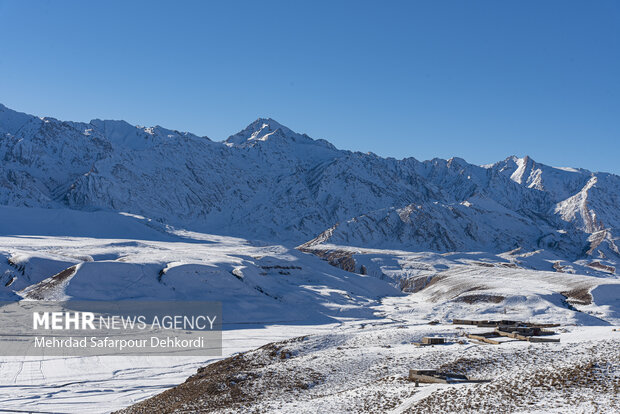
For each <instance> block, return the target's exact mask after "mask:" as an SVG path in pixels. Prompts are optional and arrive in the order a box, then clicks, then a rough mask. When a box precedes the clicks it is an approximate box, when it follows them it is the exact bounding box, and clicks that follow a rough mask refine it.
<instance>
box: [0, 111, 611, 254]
mask: <svg viewBox="0 0 620 414" xmlns="http://www.w3.org/2000/svg"><path fill="white" fill-rule="evenodd" d="M0 137H1V138H0V159H1V160H2V163H1V164H0V204H3V205H10V206H28V207H44V208H71V209H76V210H113V211H123V212H128V213H133V214H140V215H143V216H146V217H149V218H151V219H153V220H154V221H159V222H164V223H169V224H172V225H177V226H182V227H185V228H191V229H196V230H202V231H208V232H211V233H219V234H226V235H233V236H242V237H245V238H250V239H264V240H270V241H277V242H283V243H288V244H293V243H294V244H299V243H303V242H307V241H308V240H311V239H313V238H314V240H312V241H311V242H310V244H319V243H335V244H346V245H356V246H359V245H362V246H365V247H381V248H402V249H406V250H410V251H421V250H433V251H455V250H459V251H472V250H482V251H495V252H500V251H506V250H511V249H515V248H519V247H521V248H522V249H525V250H535V249H548V250H551V251H555V252H557V253H558V254H561V255H562V256H563V257H567V258H570V259H576V258H580V257H586V256H595V257H597V258H603V259H607V258H609V259H614V260H615V258H617V257H618V255H619V250H618V247H617V244H616V243H617V242H616V240H617V236H616V234H617V229H618V228H619V227H620V209H619V208H618V207H619V206H620V196H619V194H620V177H618V176H616V175H613V174H607V173H593V172H590V171H586V170H581V169H569V168H554V167H549V166H546V165H543V164H539V163H537V162H535V161H533V160H532V159H531V158H529V157H524V158H517V157H509V158H507V159H506V160H503V161H501V162H498V163H496V164H492V165H486V166H476V165H472V164H469V163H467V162H465V161H464V160H462V159H459V158H453V159H450V160H441V159H433V160H430V161H423V162H421V161H418V160H416V159H413V158H406V159H403V160H396V159H393V158H381V157H379V156H376V155H374V154H371V153H369V154H363V153H359V152H350V151H344V150H338V149H336V148H335V147H334V146H333V145H331V144H330V143H328V142H327V141H324V140H314V139H312V138H310V137H308V136H307V135H305V134H298V133H296V132H293V131H291V130H290V129H288V128H286V127H284V126H282V125H280V124H279V123H277V122H276V121H274V120H272V119H258V120H256V121H255V122H253V123H252V124H250V125H249V126H248V127H247V128H245V129H244V130H242V131H240V132H239V133H237V134H235V135H233V136H231V137H230V138H228V139H227V140H226V141H224V142H214V141H212V140H210V139H209V138H207V137H198V136H195V135H193V134H190V133H183V132H179V131H172V130H168V129H165V128H162V127H160V126H156V127H148V128H147V127H135V126H131V125H129V124H128V123H126V122H124V121H101V120H93V121H91V122H90V123H77V122H64V121H59V120H56V119H53V118H39V117H35V116H31V115H26V114H22V113H18V112H15V111H12V110H10V109H8V108H6V107H4V106H2V105H0ZM326 229H328V230H327V231H326ZM322 232H323V233H322ZM319 234H320V236H319V237H318V238H317V237H316V236H317V235H319Z"/></svg>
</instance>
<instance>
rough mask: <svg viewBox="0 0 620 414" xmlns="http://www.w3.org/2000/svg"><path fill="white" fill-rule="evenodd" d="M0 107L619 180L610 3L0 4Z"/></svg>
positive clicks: (619, 111) (618, 42) (617, 70)
mask: <svg viewBox="0 0 620 414" xmlns="http://www.w3.org/2000/svg"><path fill="white" fill-rule="evenodd" d="M0 30H1V32H2V40H1V42H0V102H2V103H4V104H5V105H7V106H9V107H11V108H13V109H16V110H20V111H24V112H28V113H33V114H37V115H47V116H53V117H56V118H60V119H67V120H76V121H88V120H90V119H92V118H111V119H125V120H127V121H129V122H130V123H133V124H140V125H155V124H159V125H162V126H165V127H168V128H173V129H179V130H184V131H191V132H194V133H196V134H199V135H207V136H209V137H210V138H212V139H215V140H221V139H224V138H226V137H227V136H228V135H230V134H232V133H235V132H237V131H238V130H240V129H242V128H243V127H245V126H246V125H247V124H248V123H250V122H251V121H253V120H254V119H256V118H258V117H272V118H274V119H276V120H278V121H279V122H281V123H283V124H285V125H287V126H289V127H290V128H292V129H294V130H296V131H298V132H306V133H307V134H308V135H310V136H312V137H314V138H325V139H328V140H329V141H331V142H332V143H334V144H335V145H336V146H338V147H340V148H345V149H351V150H359V151H364V152H366V151H372V152H375V153H377V154H379V155H383V156H393V157H396V158H403V157H406V156H414V157H416V158H418V159H422V160H423V159H430V158H433V157H442V158H449V157H451V156H460V157H463V158H465V159H466V160H468V161H470V162H473V163H477V164H483V163H490V162H494V161H497V160H500V159H503V158H505V157H506V156H508V155H512V154H516V155H526V154H528V155H530V156H532V157H533V158H534V159H535V160H537V161H540V162H543V163H546V164H550V165H556V166H577V167H584V168H588V169H593V170H601V171H610V172H614V173H620V162H619V159H620V1H616V0H607V1H606V0H597V1H566V0H562V1H560V0H557V1H553V0H546V1H494V0H493V1H431V0H428V1H424V2H422V1H403V2H397V1H383V2H380V1H373V2H367V1H333V0H332V1H317V0H312V1H310V0H308V1H303V2H302V1H266V0H261V1H223V0H222V1H219V2H214V1H212V2H209V1H196V2H191V1H169V2H156V1H143V2H139V1H123V2H115V1H109V0H106V1H98V2H95V1H62V0H59V1H36V2H35V1H17V0H14V1H6V0H0Z"/></svg>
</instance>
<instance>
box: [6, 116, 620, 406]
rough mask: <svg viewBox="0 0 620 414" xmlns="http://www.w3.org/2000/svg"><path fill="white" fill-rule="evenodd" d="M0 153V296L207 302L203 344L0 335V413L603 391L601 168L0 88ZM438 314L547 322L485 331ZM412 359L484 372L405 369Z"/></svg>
mask: <svg viewBox="0 0 620 414" xmlns="http://www.w3.org/2000/svg"><path fill="white" fill-rule="evenodd" d="M0 160H1V162H0V255H1V256H2V257H1V258H0V300H3V301H16V300H22V299H33V298H34V299H44V300H68V299H72V300H179V301H180V300H201V301H209V300H213V301H221V302H222V304H223V319H224V330H223V355H222V357H210V358H207V357H189V356H187V357H180V356H131V357H128V356H105V357H103V356H102V357H92V356H90V357H52V356H43V357H32V356H29V357H16V356H15V357H0V412H40V413H75V412H80V413H107V412H111V411H114V410H121V409H125V410H126V411H127V412H135V413H139V412H140V413H150V412H187V413H190V412H221V413H231V412H239V413H246V412H281V413H298V412H300V413H301V412H308V413H310V412H313V413H316V412H334V413H338V412H369V413H377V412H393V413H400V412H411V413H416V412H455V413H456V412H489V413H491V412H493V413H495V412H540V413H543V412H544V413H547V412H558V413H565V412H575V413H582V412H588V413H589V412H592V413H595V412H597V413H598V412H609V413H615V412H620V366H619V364H620V362H619V361H620V353H619V350H620V329H618V327H619V326H620V280H619V278H618V270H617V269H618V265H619V264H620V250H619V248H618V236H617V234H618V229H619V228H620V195H619V194H620V177H618V176H616V175H613V174H608V173H599V172H590V171H587V170H582V169H575V168H554V167H549V166H546V165H543V164H539V163H537V162H535V161H534V160H532V159H531V158H529V157H523V158H518V157H509V158H507V159H505V160H503V161H500V162H498V163H495V164H491V165H485V166H476V165H472V164H469V163H467V162H465V161H464V160H462V159H458V158H453V159H450V160H447V161H446V160H440V159H434V160H431V161H418V160H415V159H413V158H407V159H403V160H395V159H392V158H387V159H386V158H381V157H379V156H376V155H374V154H362V153H357V152H350V151H344V150H339V149H337V148H335V147H334V146H333V145H331V144H330V143H329V142H327V141H325V140H314V139H312V138H310V137H308V136H307V135H305V134H298V133H296V132H293V131H291V130H290V129H288V128H286V127H284V126H282V125H280V124H279V123H277V122H276V121H274V120H272V119H258V120H257V121H255V122H253V123H252V124H250V125H249V126H248V127H247V128H245V129H244V130H242V131H241V132H239V133H237V134H235V135H233V136H231V137H229V138H228V139H227V140H225V141H223V142H216V141H212V140H210V139H209V138H207V137H198V136H195V135H192V134H190V133H183V132H179V131H172V130H167V129H165V128H162V127H159V126H156V127H134V126H131V125H129V124H127V123H126V122H123V121H101V120H94V121H91V122H90V123H78V122H65V121H59V120H56V119H53V118H41V117H36V116H31V115H26V114H22V113H19V112H15V111H12V110H10V109H8V108H6V107H4V106H2V105H0ZM67 269H70V271H68V270H67ZM58 275H62V277H59V276H58ZM454 319H480V320H482V319H503V320H522V321H532V322H537V323H557V324H560V326H559V327H558V328H555V330H556V335H555V336H554V337H556V338H558V339H559V340H560V341H559V342H550V343H533V342H527V341H519V340H516V339H515V340H506V341H504V342H505V343H502V344H501V345H490V344H484V343H481V342H478V341H475V340H473V339H471V338H468V337H466V336H465V334H466V333H469V332H472V331H479V330H480V329H479V328H471V327H467V326H461V325H453V324H452V321H453V320H454ZM0 329H1V327H0ZM424 336H441V337H444V338H445V339H446V340H447V342H448V343H447V344H446V345H436V346H428V347H418V346H415V345H414V343H415V342H419V341H420V340H421V338H422V337H424ZM413 368H418V369H443V370H449V371H451V372H456V373H465V374H467V375H468V376H471V377H474V378H477V379H486V380H490V382H485V383H470V384H449V385H448V384H430V385H427V384H420V386H419V387H416V386H415V384H414V383H412V382H409V381H408V380H407V375H408V371H409V369H413Z"/></svg>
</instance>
